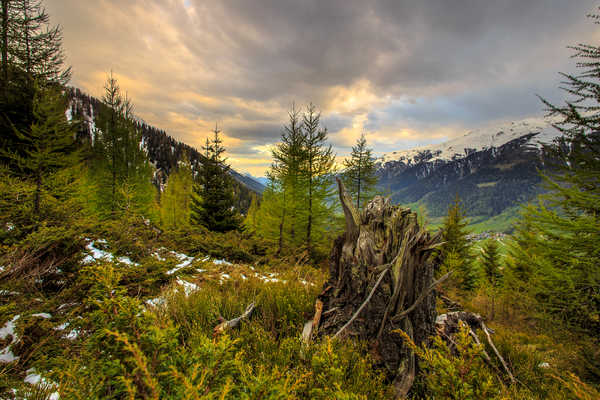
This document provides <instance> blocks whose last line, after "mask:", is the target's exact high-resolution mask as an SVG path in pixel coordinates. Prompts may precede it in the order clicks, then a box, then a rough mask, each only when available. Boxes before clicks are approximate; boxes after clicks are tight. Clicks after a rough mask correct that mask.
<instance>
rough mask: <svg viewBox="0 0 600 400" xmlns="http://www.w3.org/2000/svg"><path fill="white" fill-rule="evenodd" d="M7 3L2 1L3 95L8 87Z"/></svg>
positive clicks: (6, 0)
mask: <svg viewBox="0 0 600 400" xmlns="http://www.w3.org/2000/svg"><path fill="white" fill-rule="evenodd" d="M8 1H9V0H2V90H3V91H4V94H5V95H6V89H7V86H8V27H9V21H8V5H9V4H8Z"/></svg>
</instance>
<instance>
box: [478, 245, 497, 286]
mask: <svg viewBox="0 0 600 400" xmlns="http://www.w3.org/2000/svg"><path fill="white" fill-rule="evenodd" d="M481 266H482V267H483V272H484V274H485V278H486V280H487V282H488V283H489V284H490V285H491V286H493V287H497V286H499V285H500V282H501V279H502V273H501V272H500V248H499V246H498V241H497V240H496V239H489V240H488V241H486V242H485V244H484V246H483V248H482V249H481Z"/></svg>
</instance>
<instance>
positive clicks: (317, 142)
mask: <svg viewBox="0 0 600 400" xmlns="http://www.w3.org/2000/svg"><path fill="white" fill-rule="evenodd" d="M320 119H321V114H320V113H319V112H318V111H317V108H316V107H315V105H314V104H312V103H311V104H309V105H308V107H307V108H306V112H305V113H304V115H303V118H302V120H303V125H304V126H303V128H304V129H303V131H304V132H303V134H304V146H305V152H306V162H305V163H303V166H304V168H303V170H302V175H303V176H302V177H303V179H304V181H305V182H306V186H307V194H306V196H307V223H306V248H307V250H308V252H309V254H312V253H313V241H314V239H315V237H314V233H315V232H316V233H319V234H320V233H323V232H324V229H325V227H324V224H325V222H326V221H327V219H328V218H329V217H330V213H331V210H330V207H329V206H328V200H329V199H330V198H331V196H332V195H333V191H332V189H331V184H332V181H331V173H332V172H333V164H334V160H335V156H334V154H333V152H332V150H331V145H327V129H326V128H323V127H321V122H320Z"/></svg>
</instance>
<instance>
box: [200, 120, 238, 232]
mask: <svg viewBox="0 0 600 400" xmlns="http://www.w3.org/2000/svg"><path fill="white" fill-rule="evenodd" d="M213 133H214V138H213V139H212V140H211V141H210V142H209V141H208V140H207V144H206V147H205V148H204V150H205V152H206V157H205V160H204V166H203V172H202V174H201V175H200V176H201V179H200V182H198V183H197V184H196V188H195V189H194V192H195V193H197V194H198V196H196V199H195V200H194V202H193V203H192V213H191V221H192V223H193V224H195V225H202V226H204V227H206V228H207V229H209V230H211V231H216V232H227V231H231V230H234V229H238V228H239V227H240V220H239V217H238V214H237V212H236V211H235V207H234V200H233V184H232V182H231V177H230V175H229V166H228V165H227V164H226V163H225V160H224V159H223V158H222V154H223V153H224V152H225V148H224V147H223V145H222V143H223V141H222V140H221V138H220V136H219V134H220V133H221V131H220V130H219V129H218V128H217V127H215V129H214V131H213Z"/></svg>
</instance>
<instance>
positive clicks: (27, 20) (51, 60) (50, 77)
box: [11, 0, 71, 85]
mask: <svg viewBox="0 0 600 400" xmlns="http://www.w3.org/2000/svg"><path fill="white" fill-rule="evenodd" d="M11 2H12V3H13V4H14V5H13V7H14V9H15V10H16V12H15V13H14V18H15V26H16V29H15V30H14V31H15V34H14V38H13V40H14V42H15V43H14V44H15V46H14V53H15V62H16V63H17V65H18V66H19V67H20V68H21V69H22V70H23V71H25V72H26V73H27V75H28V76H30V77H31V79H37V80H40V79H41V80H43V81H45V82H50V83H57V84H62V85H64V84H65V83H67V82H68V81H69V79H70V77H71V68H63V65H64V60H65V55H64V52H63V50H62V46H61V43H62V31H61V28H60V26H55V27H50V25H49V20H50V17H49V16H48V14H47V13H46V10H45V9H44V7H43V5H42V1H41V0H11Z"/></svg>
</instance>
